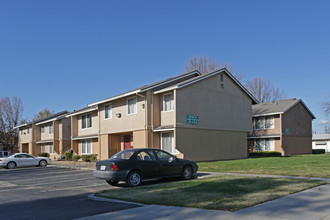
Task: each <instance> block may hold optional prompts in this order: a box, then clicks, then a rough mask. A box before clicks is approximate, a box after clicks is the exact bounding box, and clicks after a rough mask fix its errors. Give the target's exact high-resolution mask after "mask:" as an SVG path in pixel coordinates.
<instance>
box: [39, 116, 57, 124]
mask: <svg viewBox="0 0 330 220" xmlns="http://www.w3.org/2000/svg"><path fill="white" fill-rule="evenodd" d="M56 120H57V118H53V119H49V120H47V121H43V122H39V123H36V125H41V124H47V123H49V122H53V121H56Z"/></svg>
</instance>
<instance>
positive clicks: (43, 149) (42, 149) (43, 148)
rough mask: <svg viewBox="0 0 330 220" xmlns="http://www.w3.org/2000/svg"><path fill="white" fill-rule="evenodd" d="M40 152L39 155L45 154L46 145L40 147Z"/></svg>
mask: <svg viewBox="0 0 330 220" xmlns="http://www.w3.org/2000/svg"><path fill="white" fill-rule="evenodd" d="M40 152H41V153H45V152H46V144H42V145H41V149H40Z"/></svg>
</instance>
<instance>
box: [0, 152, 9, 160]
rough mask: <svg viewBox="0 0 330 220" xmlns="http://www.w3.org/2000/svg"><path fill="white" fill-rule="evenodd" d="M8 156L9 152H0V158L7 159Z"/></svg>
mask: <svg viewBox="0 0 330 220" xmlns="http://www.w3.org/2000/svg"><path fill="white" fill-rule="evenodd" d="M7 156H9V152H8V151H0V158H1V157H7Z"/></svg>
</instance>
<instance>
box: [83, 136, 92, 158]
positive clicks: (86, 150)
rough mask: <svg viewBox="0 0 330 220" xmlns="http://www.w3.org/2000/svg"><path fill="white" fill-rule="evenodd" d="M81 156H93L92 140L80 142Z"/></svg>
mask: <svg viewBox="0 0 330 220" xmlns="http://www.w3.org/2000/svg"><path fill="white" fill-rule="evenodd" d="M84 144H85V147H86V149H85V152H84ZM88 144H90V153H89V152H88ZM81 154H82V155H88V154H93V140H92V139H88V140H82V141H81Z"/></svg>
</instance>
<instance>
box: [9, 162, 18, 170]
mask: <svg viewBox="0 0 330 220" xmlns="http://www.w3.org/2000/svg"><path fill="white" fill-rule="evenodd" d="M7 168H8V169H15V168H16V163H15V162H9V163H8V164H7Z"/></svg>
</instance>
